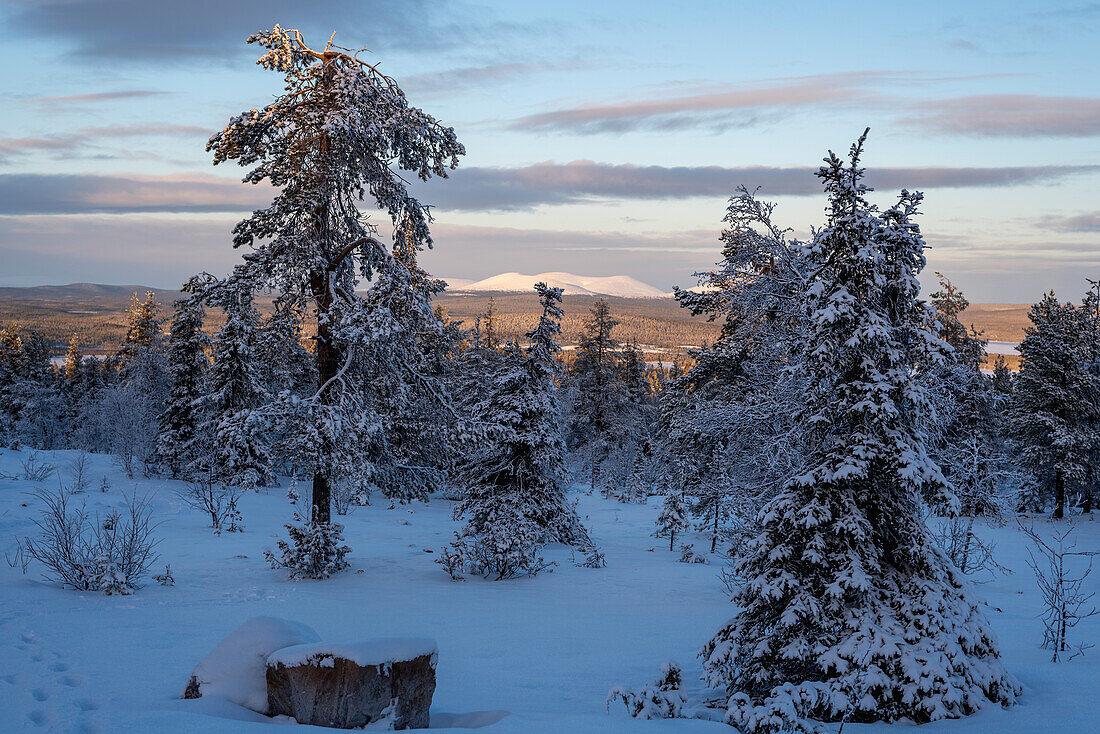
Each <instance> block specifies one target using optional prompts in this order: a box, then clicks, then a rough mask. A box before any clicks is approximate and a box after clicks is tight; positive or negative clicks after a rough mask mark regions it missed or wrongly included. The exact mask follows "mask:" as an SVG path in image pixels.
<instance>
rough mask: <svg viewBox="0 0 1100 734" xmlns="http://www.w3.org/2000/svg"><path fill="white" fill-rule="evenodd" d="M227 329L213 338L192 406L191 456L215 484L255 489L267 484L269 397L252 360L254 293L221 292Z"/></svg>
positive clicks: (196, 468) (240, 291)
mask: <svg viewBox="0 0 1100 734" xmlns="http://www.w3.org/2000/svg"><path fill="white" fill-rule="evenodd" d="M220 296H221V303H220V305H221V306H222V308H223V309H224V311H225V324H224V325H222V328H221V329H220V330H219V331H218V333H217V334H216V335H215V336H214V343H213V346H214V349H213V355H212V358H211V362H210V368H209V369H208V370H207V375H206V382H205V384H204V386H203V390H202V394H201V396H200V397H199V398H198V399H197V400H196V401H195V404H194V407H195V409H196V410H197V411H198V414H199V416H200V425H199V427H198V430H197V431H196V437H195V439H194V443H195V446H194V447H192V451H193V452H194V453H195V454H196V455H197V462H198V463H197V464H196V465H195V466H194V473H195V474H197V475H200V476H202V475H206V474H210V475H212V477H213V479H214V481H216V482H218V483H222V484H228V485H230V486H234V487H241V488H244V489H253V488H255V487H257V486H261V485H264V484H268V483H270V481H271V456H270V453H269V451H268V449H267V446H266V445H265V437H264V436H263V435H262V434H263V433H264V429H263V425H262V424H264V423H266V420H264V417H263V415H262V414H261V412H260V409H261V408H262V407H263V406H264V405H265V404H266V402H267V394H266V392H265V390H264V386H263V382H262V381H261V379H260V374H259V365H258V363H257V360H256V357H255V334H256V328H255V324H256V321H257V316H256V312H255V309H254V308H253V307H252V293H251V292H250V291H248V290H244V289H232V288H231V289H227V290H226V291H223V292H221V293H220Z"/></svg>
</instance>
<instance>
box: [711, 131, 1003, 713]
mask: <svg viewBox="0 0 1100 734" xmlns="http://www.w3.org/2000/svg"><path fill="white" fill-rule="evenodd" d="M865 137H866V132H865V133H864V135H863V136H861V137H860V139H859V141H858V142H857V143H856V144H854V145H853V146H852V148H851V152H850V156H849V161H848V163H847V165H846V164H845V163H844V161H842V160H841V159H840V158H838V157H837V156H835V155H833V154H831V153H830V155H829V157H827V158H826V159H825V165H824V166H823V167H822V168H821V169H820V170H819V172H818V176H820V177H821V179H822V180H823V183H824V185H825V190H826V194H827V195H828V199H829V208H828V209H827V212H828V221H827V224H826V226H825V227H824V228H822V229H820V230H818V231H817V232H815V236H814V238H813V241H812V243H810V245H809V249H808V253H807V254H808V257H809V258H810V260H811V261H812V263H813V264H814V265H815V266H816V267H815V268H814V269H813V270H811V271H809V272H811V273H812V274H813V275H812V277H811V278H810V280H809V282H808V283H807V285H808V287H807V288H806V290H805V299H806V300H805V302H806V306H807V308H808V310H809V315H810V333H809V338H808V340H807V348H806V349H805V350H804V351H803V352H802V355H803V358H802V361H801V363H800V364H798V365H797V369H800V370H802V371H804V372H805V374H806V377H807V381H808V390H807V392H806V405H805V410H804V411H803V412H802V415H801V417H802V419H803V420H805V421H806V422H807V423H808V425H810V426H811V427H812V429H813V431H814V433H815V438H816V439H817V441H816V442H815V443H814V444H813V446H814V448H813V450H812V452H811V454H810V456H809V459H810V461H809V465H808V466H809V469H808V470H807V471H805V472H804V473H803V474H801V475H799V476H797V477H795V478H793V479H792V480H791V481H790V482H788V484H787V486H786V488H785V489H784V491H783V492H782V493H781V494H779V496H777V497H776V498H775V499H773V500H772V501H771V502H769V503H768V505H767V506H766V507H765V508H764V510H763V511H762V513H761V515H760V517H759V523H760V530H759V533H758V535H757V537H756V538H755V539H754V540H753V541H752V542H751V544H750V545H749V547H748V548H747V551H746V552H745V554H744V555H742V556H740V557H739V558H738V560H737V563H736V566H735V571H736V574H737V576H738V577H739V578H742V579H744V581H745V583H744V585H743V586H742V587H741V588H740V589H739V590H738V591H737V593H736V596H735V601H736V603H737V605H738V606H739V607H741V611H740V612H739V613H738V615H737V616H736V617H735V618H734V619H733V620H731V621H730V622H729V623H728V624H726V625H725V626H724V627H723V628H722V629H720V630H719V631H718V633H717V634H716V635H715V636H714V637H713V638H712V639H711V640H710V641H709V642H707V643H706V644H705V645H704V646H703V649H702V650H701V652H700V655H701V657H702V658H703V666H704V671H705V673H706V678H707V680H708V682H709V683H710V684H711V685H714V686H717V687H723V688H725V689H726V690H727V691H728V692H729V695H730V698H729V701H728V709H727V721H728V722H729V723H731V724H733V725H735V726H737V727H739V728H740V729H741V731H744V732H747V733H756V732H777V731H787V730H795V731H803V732H808V731H813V730H814V729H815V728H817V727H816V724H815V723H814V720H818V721H838V720H841V719H843V720H846V721H852V722H865V721H875V720H886V721H897V720H900V719H911V720H914V721H917V722H925V721H930V720H933V719H940V718H953V717H959V716H964V715H967V714H970V713H973V712H974V711H976V710H977V709H979V708H981V707H982V706H983V705H985V704H987V703H989V702H994V703H999V704H1009V703H1011V702H1012V701H1013V700H1014V698H1015V695H1016V693H1017V690H1018V686H1017V684H1016V683H1015V682H1014V681H1013V679H1012V678H1011V677H1010V676H1009V675H1008V673H1007V672H1006V671H1005V669H1004V666H1003V665H1002V663H1001V661H1000V657H999V653H998V651H997V647H996V643H995V642H994V640H993V637H992V634H991V632H990V631H989V625H988V622H987V621H986V620H985V618H984V616H983V614H982V612H981V610H980V608H979V606H978V604H977V603H976V602H975V601H974V600H972V599H971V598H969V589H968V588H967V586H966V585H965V582H964V581H963V579H962V578H960V577H959V576H958V574H957V572H956V571H955V569H954V568H953V566H952V565H951V564H950V562H949V561H947V560H946V559H945V558H944V556H943V554H942V552H941V551H939V550H938V549H937V548H936V547H935V545H934V544H933V543H932V541H931V539H930V537H929V533H928V531H927V529H926V528H925V526H924V524H923V522H922V520H921V516H920V511H919V505H920V500H921V497H923V498H925V499H926V500H928V501H932V502H936V503H939V504H951V503H953V502H954V498H952V497H951V496H950V493H949V491H948V488H947V487H946V485H945V482H944V481H943V478H942V476H941V474H940V471H939V469H938V468H937V467H936V466H935V464H934V463H933V462H932V461H931V460H930V459H929V457H928V453H927V451H926V449H925V446H924V436H923V435H922V433H921V423H920V415H921V413H922V412H923V411H924V410H926V409H927V407H928V398H927V395H926V392H925V390H924V388H923V387H922V386H921V385H920V383H918V382H917V381H916V380H915V378H914V374H913V373H914V369H915V368H917V366H919V365H922V364H927V363H929V362H930V361H934V360H935V359H936V356H937V355H938V354H939V353H941V352H942V351H943V350H944V349H945V345H943V343H942V342H941V341H940V340H939V339H938V338H937V337H936V336H935V335H934V332H933V324H932V314H931V312H930V311H929V310H928V309H927V308H926V306H925V304H924V303H923V302H922V301H921V300H919V299H918V292H919V283H918V281H917V275H918V273H919V272H920V270H921V269H922V268H923V266H924V242H923V239H922V237H921V234H920V230H919V228H918V227H917V225H916V223H915V222H914V221H913V218H914V216H915V215H916V214H917V206H918V204H919V203H920V201H921V195H920V194H917V193H909V192H907V191H902V193H901V196H900V197H899V199H898V202H897V203H896V204H895V205H894V206H893V207H891V208H890V209H889V210H887V211H885V212H883V213H881V214H880V213H879V212H878V211H877V210H876V209H875V207H873V206H872V205H871V204H869V203H868V202H867V200H866V192H867V191H868V189H867V187H866V186H865V185H864V184H863V182H862V177H863V169H862V168H861V167H860V166H859V162H860V160H859V159H860V155H861V153H862V150H863V143H864V140H865Z"/></svg>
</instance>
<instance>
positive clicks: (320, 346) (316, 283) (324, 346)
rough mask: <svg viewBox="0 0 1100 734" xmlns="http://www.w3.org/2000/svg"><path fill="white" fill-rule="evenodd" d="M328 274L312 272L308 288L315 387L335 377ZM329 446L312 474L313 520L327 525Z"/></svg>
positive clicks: (326, 393) (325, 398)
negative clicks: (312, 303)
mask: <svg viewBox="0 0 1100 734" xmlns="http://www.w3.org/2000/svg"><path fill="white" fill-rule="evenodd" d="M329 277H330V276H329V273H327V272H315V273H313V274H312V275H311V276H310V287H311V289H312V291H313V297H314V299H315V300H316V302H317V342H316V343H317V386H318V388H324V386H325V385H326V384H328V382H329V380H331V379H332V378H334V377H336V365H337V361H338V359H337V354H336V346H335V345H334V344H333V343H332V327H331V325H330V324H329V321H328V314H329V309H330V308H331V306H332V293H331V292H330V291H329V287H328V285H329V282H328V281H329ZM331 394H332V393H331V391H330V389H324V390H322V392H321V404H322V405H328V404H329V401H330V399H331V398H330V397H329V396H330V395H331ZM331 454H332V451H331V447H323V449H322V451H321V456H322V458H321V462H322V463H321V464H319V465H318V466H317V467H316V469H315V471H314V474H313V497H312V504H313V519H314V520H316V521H317V522H323V523H327V522H329V521H330V520H331V518H332V510H331V505H332V491H331V487H330V485H329V470H328V457H329V456H331Z"/></svg>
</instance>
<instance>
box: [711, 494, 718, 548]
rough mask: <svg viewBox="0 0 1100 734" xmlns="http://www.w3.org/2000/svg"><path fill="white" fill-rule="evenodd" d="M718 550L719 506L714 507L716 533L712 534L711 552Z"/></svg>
mask: <svg viewBox="0 0 1100 734" xmlns="http://www.w3.org/2000/svg"><path fill="white" fill-rule="evenodd" d="M717 548H718V504H717V503H715V505H714V532H713V533H711V534H710V552H711V553H714V551H715V550H716V549H717Z"/></svg>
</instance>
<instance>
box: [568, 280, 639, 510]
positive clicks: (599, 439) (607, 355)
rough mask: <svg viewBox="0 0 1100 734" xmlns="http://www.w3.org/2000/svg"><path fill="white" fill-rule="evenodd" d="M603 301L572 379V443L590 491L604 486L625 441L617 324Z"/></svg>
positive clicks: (586, 325) (588, 327) (593, 314)
mask: <svg viewBox="0 0 1100 734" xmlns="http://www.w3.org/2000/svg"><path fill="white" fill-rule="evenodd" d="M618 324H619V321H618V319H616V318H614V317H613V316H612V315H611V307H610V306H609V305H608V304H607V301H606V300H605V299H603V298H601V299H599V300H598V301H596V302H595V303H594V304H593V305H592V310H591V312H590V313H589V318H588V319H586V320H585V322H584V334H583V335H582V337H581V341H580V344H579V345H578V347H577V352H576V353H577V358H576V360H575V361H574V362H573V367H572V370H571V374H570V378H571V381H572V383H573V389H574V395H575V398H574V401H573V410H572V415H571V416H570V418H571V420H570V426H569V433H570V438H571V440H570V445H571V448H572V449H573V450H574V452H575V453H576V454H577V455H578V456H580V457H582V460H583V463H584V465H585V468H587V470H588V475H589V487H590V489H593V490H594V489H595V488H596V486H597V485H598V484H600V479H601V476H600V472H601V469H602V468H603V464H604V462H605V461H607V460H608V458H609V457H610V456H611V455H612V453H613V452H614V450H615V448H616V446H617V445H618V444H619V443H620V442H621V440H622V438H623V431H624V428H625V427H624V426H623V424H622V420H621V419H622V418H623V414H624V410H623V407H624V404H625V401H626V396H625V391H624V386H623V382H622V380H621V379H619V378H620V376H621V375H620V374H619V361H620V360H619V353H618V349H619V343H618V342H617V341H616V340H615V339H614V338H613V337H612V335H611V332H612V330H614V328H615V327H616V326H618Z"/></svg>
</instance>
